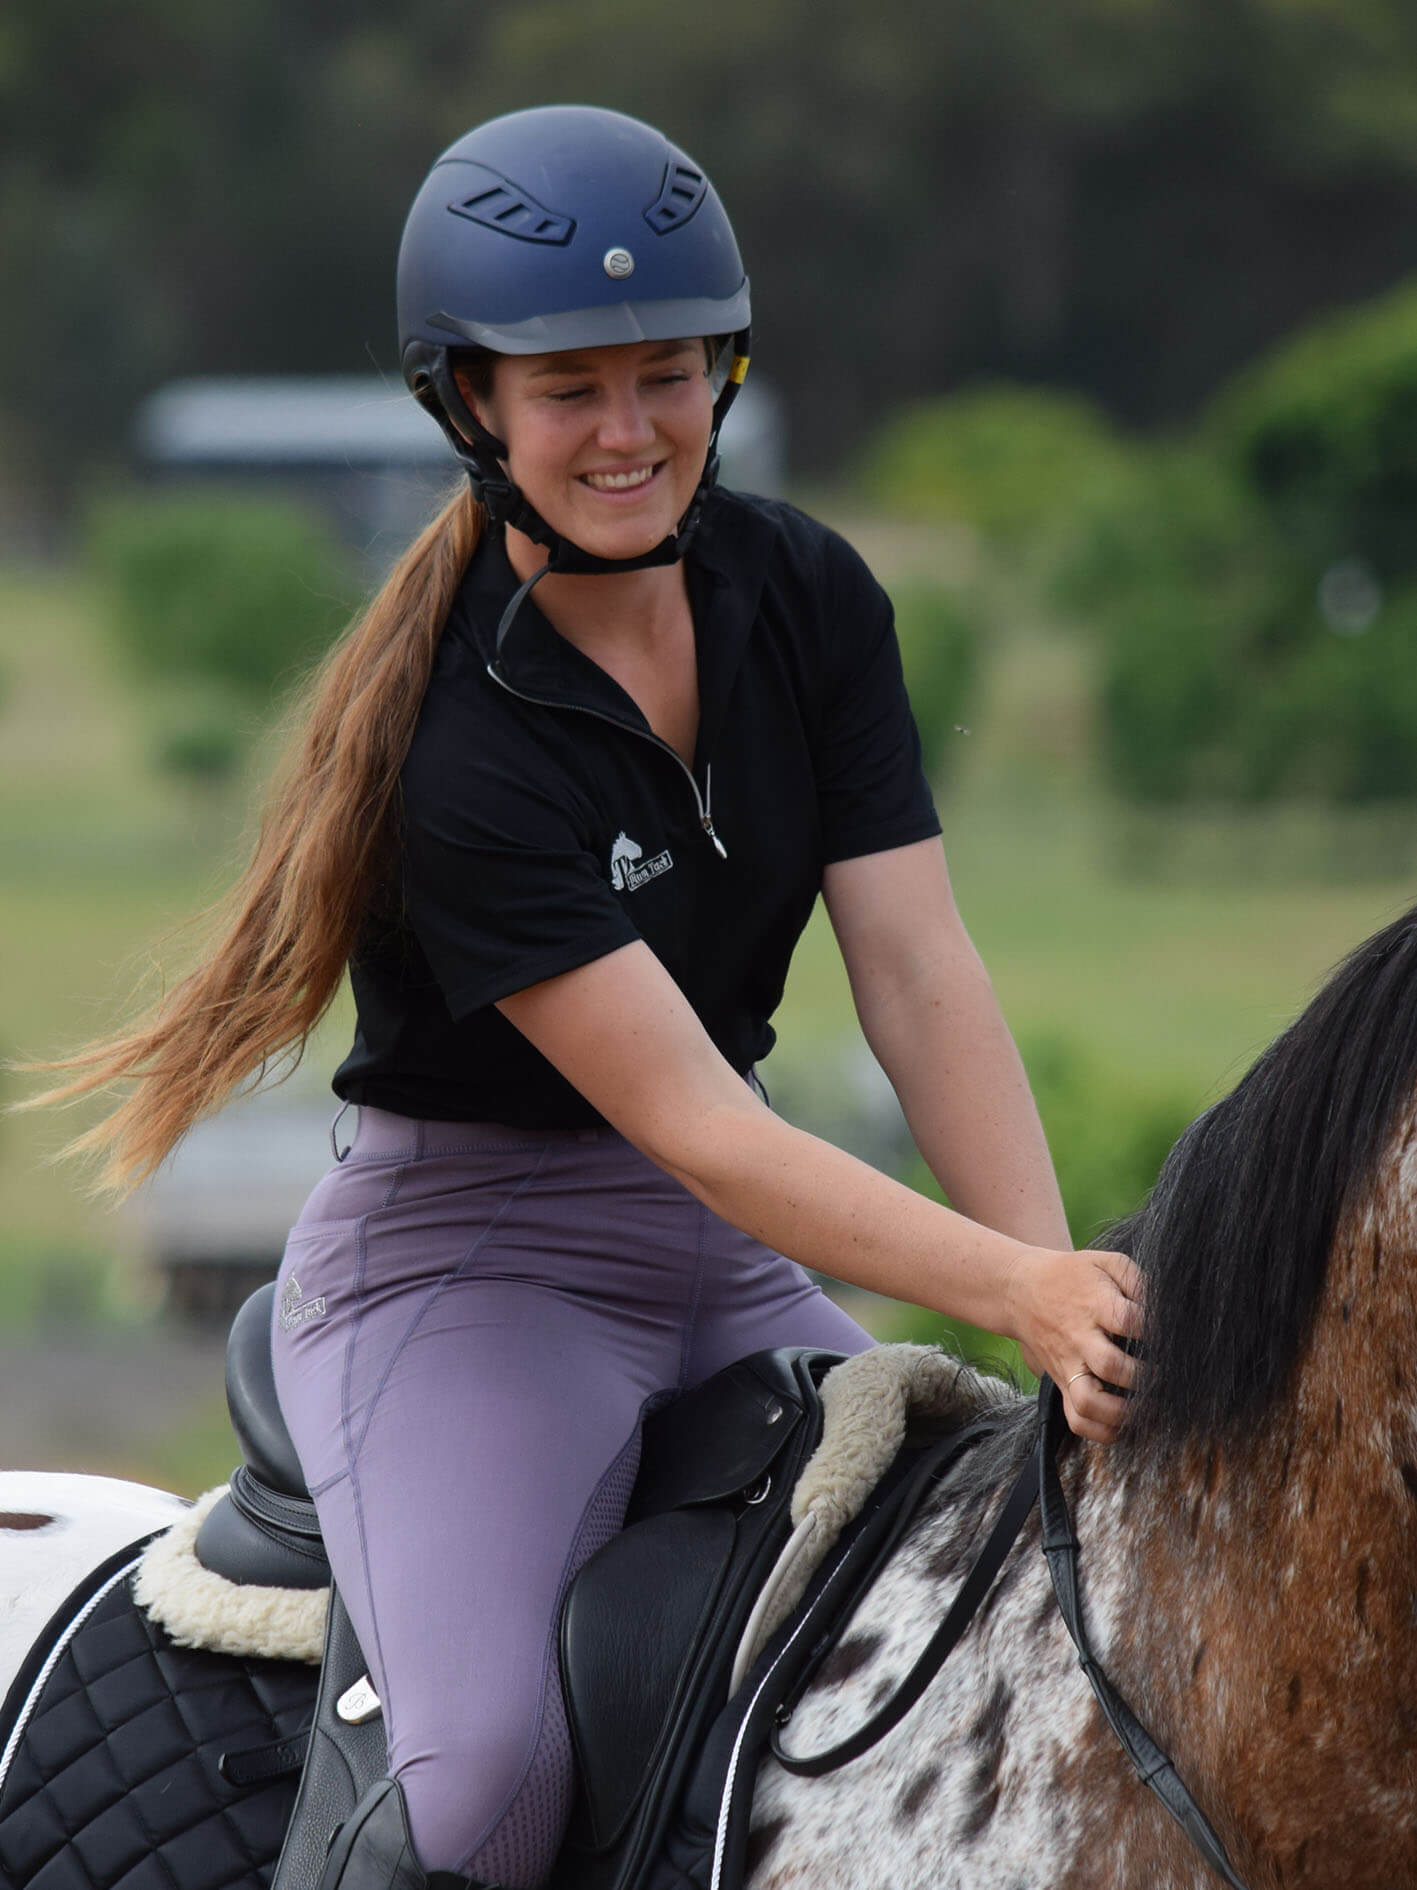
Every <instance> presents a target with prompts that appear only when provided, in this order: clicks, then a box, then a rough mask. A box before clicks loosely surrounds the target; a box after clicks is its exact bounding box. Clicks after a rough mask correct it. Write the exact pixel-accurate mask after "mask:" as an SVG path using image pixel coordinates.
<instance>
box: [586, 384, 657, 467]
mask: <svg viewBox="0 0 1417 1890" xmlns="http://www.w3.org/2000/svg"><path fill="white" fill-rule="evenodd" d="M597 432H598V434H599V438H600V444H601V445H602V446H605V447H611V448H614V450H615V451H617V452H621V453H625V452H632V451H633V450H634V449H635V448H636V447H637V446H645V445H648V444H649V442H650V441H651V440H653V438H654V422H653V421H652V420H651V419H650V416H649V410H648V408H647V407H646V405H645V401H644V397H643V395H642V394H641V393H640V390H639V389H638V388H637V387H629V388H618V389H611V390H610V392H609V394H608V396H607V398H606V401H605V403H604V405H603V407H602V408H601V412H600V425H599V427H598V428H597Z"/></svg>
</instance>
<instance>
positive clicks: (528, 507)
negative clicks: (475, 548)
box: [414, 348, 747, 652]
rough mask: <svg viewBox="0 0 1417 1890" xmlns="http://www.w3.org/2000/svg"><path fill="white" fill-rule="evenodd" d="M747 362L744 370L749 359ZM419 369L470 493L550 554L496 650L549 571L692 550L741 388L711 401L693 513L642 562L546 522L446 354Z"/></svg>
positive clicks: (618, 568)
mask: <svg viewBox="0 0 1417 1890" xmlns="http://www.w3.org/2000/svg"><path fill="white" fill-rule="evenodd" d="M745 355H746V350H745ZM743 365H744V367H745V368H746V366H747V361H746V358H745V359H744V362H743ZM420 366H421V367H422V368H423V370H424V372H425V374H426V379H424V378H423V377H422V376H420V377H419V378H418V379H416V380H415V382H414V394H415V396H416V397H417V399H418V401H419V403H420V405H421V406H423V407H424V408H425V410H426V411H427V412H429V413H431V414H432V416H433V418H434V419H435V420H436V421H437V422H438V424H439V425H440V426H441V427H442V429H443V431H444V433H445V434H446V435H447V437H448V441H449V444H450V445H451V446H452V449H453V451H454V452H455V453H456V454H457V456H458V460H459V462H460V463H461V465H462V467H463V469H464V471H465V472H466V473H467V476H468V480H469V482H470V484H471V486H472V496H473V497H474V498H475V499H476V500H477V502H478V504H479V505H481V506H482V507H483V509H484V510H485V511H486V513H487V516H488V518H489V519H490V520H491V521H492V523H493V524H494V525H510V526H512V527H513V528H514V529H515V530H516V531H519V532H522V533H524V534H525V536H526V537H528V538H530V539H531V541H532V543H533V544H537V545H541V546H543V547H544V548H545V550H546V552H547V554H548V555H547V561H546V563H545V564H544V565H543V566H542V568H541V570H540V571H538V572H537V574H536V577H534V578H532V579H531V580H530V582H528V583H527V584H525V585H523V586H522V588H521V589H520V590H519V591H518V592H517V594H516V596H515V597H514V598H513V599H512V603H511V605H510V606H509V607H508V612H507V614H506V615H505V616H504V618H503V621H502V624H501V626H500V627H499V629H498V634H497V647H498V650H499V652H500V649H501V645H502V638H503V637H504V636H505V635H506V631H507V626H508V624H509V623H510V622H511V618H512V616H513V615H514V614H515V611H516V608H517V607H519V606H520V604H521V602H522V599H523V598H524V597H525V596H526V593H527V592H528V591H529V590H530V589H531V586H532V584H534V583H536V581H537V579H539V578H542V577H544V576H545V575H546V573H547V572H548V571H551V572H566V573H569V574H571V575H574V576H582V575H584V576H613V575H615V574H616V573H617V572H623V571H646V570H649V569H650V568H651V567H652V566H655V565H665V564H677V563H678V562H679V560H680V559H681V558H682V557H683V556H684V554H685V552H686V551H688V549H689V546H690V545H691V544H692V542H693V539H694V534H695V532H696V531H697V530H698V526H699V520H700V518H701V517H702V515H703V509H704V500H705V498H706V497H707V496H708V494H709V492H710V491H711V490H712V488H713V486H714V484H715V483H716V481H717V479H718V432H719V428H720V427H721V426H722V425H723V419H724V415H725V414H726V413H727V411H728V407H729V405H730V403H731V399H732V393H736V391H737V388H736V385H735V386H734V387H733V388H732V392H730V393H729V394H728V397H727V398H725V397H724V396H723V395H720V397H719V399H718V400H717V401H716V402H715V404H714V419H713V431H712V432H711V433H710V435H709V445H708V455H707V457H706V458H705V460H704V469H703V471H702V473H700V475H699V483H698V485H697V486H696V487H695V489H694V496H693V498H692V499H691V500H690V501H689V505H688V509H687V511H686V512H685V513H684V516H683V517H682V518H681V519H680V520H679V523H678V525H677V526H676V527H675V528H674V530H673V531H672V532H671V533H670V534H669V535H668V537H667V538H661V539H660V541H659V543H658V544H657V545H654V546H652V547H651V549H650V550H649V551H645V552H642V553H641V554H640V556H639V557H638V558H602V557H599V556H598V555H597V554H596V553H595V552H593V551H586V550H585V549H584V548H583V547H582V546H580V545H577V544H574V543H573V542H572V541H571V540H570V539H569V538H565V537H563V536H562V535H561V533H560V532H558V531H556V530H555V528H554V527H553V526H551V525H548V524H547V522H546V520H545V519H544V518H543V517H542V516H541V514H540V513H539V512H538V511H537V510H536V508H535V506H533V505H532V504H531V503H530V502H529V500H528V499H527V498H526V495H525V494H524V493H523V492H522V490H521V487H520V486H518V485H516V484H515V483H514V482H513V481H512V480H510V479H509V478H508V477H507V473H506V468H505V467H504V465H503V464H502V462H503V461H504V460H505V459H506V456H507V448H506V445H505V444H504V442H503V441H501V440H499V439H498V438H497V437H496V435H495V434H493V433H489V432H488V430H487V428H486V427H484V426H483V424H482V422H481V421H480V420H479V419H478V418H477V416H476V415H475V414H474V413H473V411H472V409H471V408H470V407H469V406H468V404H467V402H466V400H464V398H463V393H462V389H461V388H460V387H459V386H458V384H457V380H456V377H455V376H454V374H453V371H452V366H451V364H450V362H449V359H448V354H447V351H446V349H441V348H440V349H436V350H435V349H429V350H428V352H427V355H426V356H425V358H424V360H423V362H422V363H420ZM420 380H421V382H422V384H421V385H420V384H419V381H420Z"/></svg>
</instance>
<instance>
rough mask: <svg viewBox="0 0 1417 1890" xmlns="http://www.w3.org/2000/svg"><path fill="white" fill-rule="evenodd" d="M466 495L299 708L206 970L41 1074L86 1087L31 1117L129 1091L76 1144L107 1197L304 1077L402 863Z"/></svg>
mask: <svg viewBox="0 0 1417 1890" xmlns="http://www.w3.org/2000/svg"><path fill="white" fill-rule="evenodd" d="M486 522H487V520H486V514H485V513H484V512H483V510H482V508H481V506H479V505H478V504H477V503H476V502H475V501H474V500H473V498H472V496H471V493H470V492H468V491H467V490H466V489H464V490H463V491H462V492H460V493H459V494H458V496H457V497H456V498H454V499H452V500H451V501H450V502H449V503H448V504H447V505H446V506H445V507H444V508H443V510H442V511H441V512H440V513H439V514H438V516H437V517H436V518H435V519H433V521H432V522H431V523H430V524H429V525H428V526H427V527H426V528H425V529H424V531H423V532H422V533H421V534H420V535H419V537H418V538H417V539H415V541H414V542H413V544H412V545H411V546H410V547H409V549H408V550H407V551H406V552H405V553H404V555H403V557H402V558H401V559H400V560H399V562H398V564H397V565H396V566H395V567H394V570H393V571H392V573H391V574H390V576H389V578H388V581H387V582H386V583H385V584H384V586H383V588H382V590H380V591H379V593H378V595H377V596H376V597H375V598H374V599H373V601H372V602H371V603H370V604H369V605H368V606H367V608H366V609H365V610H364V612H363V613H362V614H361V616H360V617H358V618H357V619H356V620H355V622H354V623H353V624H352V625H351V627H350V629H349V630H348V632H347V633H346V634H345V636H344V637H342V638H341V640H340V641H339V643H337V644H336V645H335V647H334V649H333V650H331V652H330V654H329V655H328V656H327V657H326V659H325V661H324V662H323V663H322V664H321V666H320V668H319V669H318V670H317V671H316V672H315V674H314V675H313V677H312V678H311V680H310V683H309V685H308V687H307V688H306V690H305V691H304V693H303V696H302V698H301V701H300V703H299V705H298V707H297V710H296V713H295V718H294V721H295V727H294V732H293V737H292V740H291V742H290V745H289V749H288V752H287V756H286V760H285V762H284V764H283V765H282V767H281V769H280V770H279V772H278V773H277V775H276V780H275V784H274V786H273V789H272V792H271V795H270V798H269V801H268V802H267V806H266V810H265V814H264V817H263V819H262V822H261V828H260V833H259V836H258V838H257V841H256V846H255V849H254V852H253V854H252V857H251V862H250V864H249V866H248V867H247V868H246V871H245V873H244V874H243V875H242V877H241V878H240V880H238V882H237V883H236V885H235V886H234V887H233V888H232V890H231V893H230V894H229V895H228V897H227V899H226V900H225V901H223V902H222V904H221V905H220V906H218V907H217V908H216V909H215V911H214V913H213V915H212V916H213V920H214V928H213V929H214V933H215V938H216V942H215V944H214V946H213V947H212V949H211V950H210V952H209V953H208V955H207V956H206V958H205V959H204V960H203V962H202V963H201V964H199V965H198V966H197V967H196V969H195V970H193V971H191V972H189V973H188V974H187V976H186V977H185V978H183V979H182V980H181V982H180V983H179V984H177V985H175V986H174V987H173V989H172V990H171V991H170V992H168V993H167V994H166V996H164V997H163V998H162V999H160V1000H159V1002H158V1003H157V1004H156V1005H154V1006H153V1008H152V1009H151V1010H150V1011H149V1012H148V1013H147V1015H146V1016H143V1017H140V1018H139V1019H138V1020H137V1022H136V1023H134V1024H133V1025H132V1026H131V1028H129V1029H127V1030H124V1031H121V1032H119V1033H118V1034H117V1035H115V1036H112V1037H108V1038H104V1039H102V1040H100V1041H99V1042H98V1043H95V1044H91V1045H90V1046H89V1047H88V1048H86V1049H84V1050H80V1051H78V1052H76V1053H75V1054H74V1055H72V1056H68V1057H63V1058H59V1059H57V1060H55V1061H54V1062H51V1063H46V1064H41V1065H38V1066H31V1067H38V1068H41V1069H46V1070H51V1071H66V1072H73V1073H74V1074H73V1075H72V1078H71V1080H70V1081H68V1082H66V1083H63V1084H61V1085H59V1086H57V1087H56V1088H53V1089H50V1090H48V1091H46V1092H45V1094H44V1095H42V1096H37V1097H34V1098H33V1099H32V1104H37V1103H43V1102H59V1101H64V1100H66V1099H70V1098H74V1097H78V1096H84V1095H87V1094H89V1093H90V1092H91V1091H93V1090H98V1089H102V1088H104V1087H106V1086H107V1085H108V1084H110V1083H115V1082H120V1081H122V1080H124V1079H128V1080H130V1081H132V1082H133V1083H134V1088H133V1090H132V1093H131V1094H130V1095H128V1096H127V1097H126V1098H125V1099H124V1101H123V1102H122V1103H120V1105H119V1106H118V1107H117V1108H116V1109H115V1110H114V1111H113V1112H112V1113H111V1114H110V1115H108V1116H107V1117H105V1119H104V1120H103V1121H102V1122H99V1123H97V1124H96V1125H95V1126H94V1127H93V1128H91V1129H88V1130H86V1131H85V1132H84V1134H82V1135H80V1136H79V1137H77V1138H76V1139H75V1141H74V1142H73V1143H72V1144H71V1145H70V1147H71V1150H72V1151H74V1152H79V1151H83V1152H89V1153H96V1154H100V1155H102V1156H103V1157H104V1158H105V1159H104V1164H103V1167H102V1170H101V1173H100V1175H99V1186H100V1187H101V1188H103V1189H107V1190H112V1191H115V1192H124V1191H126V1190H127V1189H128V1188H130V1187H132V1186H134V1185H135V1184H136V1183H137V1182H139V1181H141V1180H142V1179H143V1177H144V1176H146V1175H148V1174H151V1172H152V1171H153V1169H155V1168H156V1167H157V1166H158V1164H159V1163H160V1162H161V1161H162V1159H163V1157H164V1156H165V1155H167V1154H168V1152H169V1151H170V1150H171V1149H172V1148H173V1146H174V1145H175V1144H176V1143H177V1142H178V1141H179V1140H180V1139H181V1137H182V1136H183V1135H185V1134H186V1132H187V1130H188V1129H190V1128H191V1127H192V1125H193V1123H194V1122H196V1121H197V1120H198V1119H199V1118H200V1117H202V1116H205V1115H209V1114H210V1113H211V1112H212V1111H213V1110H215V1109H216V1108H218V1107H219V1106H220V1104H221V1103H222V1102H224V1101H225V1100H226V1099H227V1097H228V1096H229V1095H230V1094H231V1092H232V1090H233V1089H235V1088H236V1086H237V1085H238V1084H239V1083H241V1082H243V1081H244V1080H245V1079H246V1078H247V1077H249V1076H251V1075H253V1074H255V1073H257V1072H260V1071H264V1070H265V1069H266V1068H267V1067H268V1066H269V1065H270V1064H271V1062H272V1060H273V1059H278V1060H282V1061H284V1062H285V1063H286V1064H287V1067H292V1066H293V1064H294V1063H295V1062H296V1061H298V1060H299V1057H300V1054H301V1052H302V1051H303V1050H304V1048H305V1044H306V1042H307V1040H308V1038H309V1036H310V1033H311V1031H312V1030H313V1029H314V1028H315V1026H316V1024H318V1023H319V1021H320V1019H321V1018H322V1017H323V1016H324V1014H325V1012H326V1011H327V1010H328V1009H329V1006H330V1003H331V1001H332V1000H333V998H334V996H335V993H336V992H337V991H338V989H339V985H340V980H341V978H342V976H343V974H344V968H345V965H346V962H347V961H348V958H349V955H350V952H351V951H352V949H353V947H354V944H355V941H356V939H357V937H358V934H359V930H360V927H361V924H362V923H363V920H364V917H365V915H366V913H367V912H368V910H369V907H370V904H371V902H372V901H373V900H374V899H375V898H376V897H377V895H378V893H379V890H380V887H381V885H382V883H383V881H384V878H385V876H386V875H387V874H388V872H389V869H390V865H391V862H392V859H393V856H394V843H395V823H396V819H397V811H398V809H397V801H398V779H399V771H400V769H401V768H402V766H403V763H404V759H405V757H406V756H407V753H408V747H409V743H410V741H411V740H412V738H413V729H414V723H415V721H416V720H417V717H418V710H419V705H420V704H421V703H422V701H423V696H424V692H425V691H426V689H427V687H428V678H429V675H430V673H431V670H432V667H433V655H434V651H435V650H436V649H437V645H438V638H439V636H440V634H441V632H442V628H443V624H444V621H445V619H446V617H447V614H448V610H449V607H450V606H451V604H452V601H453V594H454V592H455V591H456V589H457V586H458V582H459V580H460V579H461V577H462V575H463V573H464V571H465V570H466V569H467V565H468V561H469V559H470V558H471V557H472V554H473V552H474V550H475V549H476V547H477V543H478V540H479V539H480V537H481V536H482V533H483V531H484V529H485V528H486Z"/></svg>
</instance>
